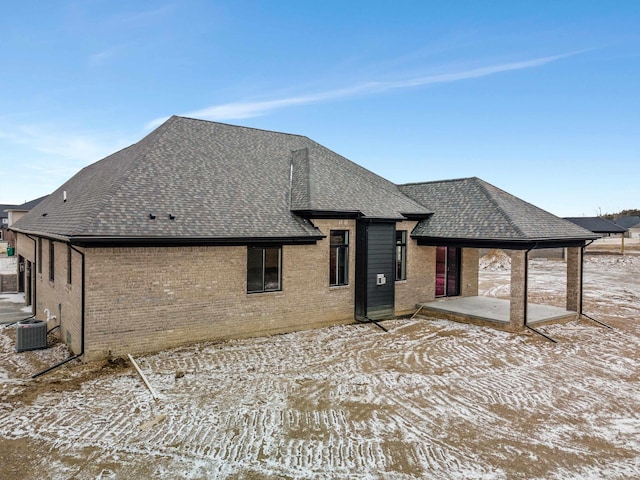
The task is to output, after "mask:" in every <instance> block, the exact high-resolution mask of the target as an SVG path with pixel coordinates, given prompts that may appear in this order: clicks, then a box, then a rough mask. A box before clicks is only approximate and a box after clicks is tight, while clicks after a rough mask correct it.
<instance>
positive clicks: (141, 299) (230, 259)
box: [86, 220, 355, 358]
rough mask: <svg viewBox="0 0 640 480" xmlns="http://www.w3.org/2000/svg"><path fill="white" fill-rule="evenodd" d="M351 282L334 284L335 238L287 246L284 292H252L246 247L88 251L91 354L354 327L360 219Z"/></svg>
mask: <svg viewBox="0 0 640 480" xmlns="http://www.w3.org/2000/svg"><path fill="white" fill-rule="evenodd" d="M314 223H315V224H316V226H318V227H319V228H320V229H321V231H322V232H323V233H325V234H326V235H327V236H328V234H329V230H331V229H341V230H349V231H350V232H351V234H350V237H351V245H350V252H349V264H350V265H349V267H350V269H349V271H350V278H349V285H347V286H340V287H329V238H328V237H327V238H326V239H324V240H321V241H319V242H318V243H317V244H316V245H285V246H283V249H282V291H280V292H268V293H252V294H247V293H246V291H247V287H246V274H247V273H246V272H247V267H246V262H247V247H244V246H238V247H172V248H110V249H88V250H87V279H86V282H87V284H86V288H87V298H86V304H87V309H86V341H87V357H88V358H98V357H104V356H106V355H109V354H111V355H116V356H121V355H124V354H127V353H141V352H147V351H155V350H161V349H164V348H167V347H171V346H175V345H180V344H186V343H192V342H195V341H203V340H210V339H222V338H234V337H246V336H256V335H266V334H273V333H278V332H287V331H293V330H299V329H306V328H313V327H319V326H325V325H332V324H336V323H348V322H352V321H353V318H354V303H353V302H354V286H353V283H354V279H355V276H354V273H355V222H354V221H353V220H343V221H340V220H333V221H329V220H318V221H316V222H314Z"/></svg>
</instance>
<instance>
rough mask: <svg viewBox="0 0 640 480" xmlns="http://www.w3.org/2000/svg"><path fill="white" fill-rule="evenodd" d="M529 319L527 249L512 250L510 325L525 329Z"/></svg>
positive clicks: (515, 329) (517, 328) (512, 327)
mask: <svg viewBox="0 0 640 480" xmlns="http://www.w3.org/2000/svg"><path fill="white" fill-rule="evenodd" d="M526 320H527V251H526V250H512V251H511V306H510V310H509V327H510V328H511V330H514V331H518V330H522V329H524V325H525V323H526Z"/></svg>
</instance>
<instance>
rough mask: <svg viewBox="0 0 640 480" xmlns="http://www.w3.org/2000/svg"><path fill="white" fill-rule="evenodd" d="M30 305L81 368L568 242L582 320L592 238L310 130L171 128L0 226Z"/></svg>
mask: <svg viewBox="0 0 640 480" xmlns="http://www.w3.org/2000/svg"><path fill="white" fill-rule="evenodd" d="M11 228H12V229H13V230H14V231H15V232H16V233H17V237H18V238H17V250H18V254H19V256H20V258H21V259H22V260H23V261H24V262H25V265H26V268H25V269H24V271H25V273H24V276H25V280H24V285H25V300H26V302H27V303H28V304H30V305H32V308H33V311H34V313H35V314H36V316H37V317H38V318H43V317H45V316H46V315H45V309H46V310H47V311H48V312H49V315H54V316H55V317H56V321H59V322H60V332H61V333H60V334H61V338H62V339H63V340H64V341H65V342H66V343H67V344H68V346H69V347H70V348H71V350H72V351H73V352H74V353H75V355H78V356H80V355H82V356H83V357H84V358H85V359H94V358H101V357H105V356H108V355H116V356H120V355H124V354H127V353H141V352H149V351H155V350H161V349H165V348H168V347H172V346H176V345H180V344H186V343H192V342H195V341H204V340H211V339H222V338H235V337H245V336H257V335H267V334H273V333H278V332H288V331H293V330H299V329H308V328H314V327H320V326H326V325H332V324H338V323H352V322H354V320H360V321H369V320H379V319H385V318H393V317H396V316H402V315H409V314H411V313H413V312H414V311H415V310H416V305H417V304H422V303H424V302H429V301H433V300H435V299H436V298H440V297H441V298H446V297H461V296H463V297H473V296H477V294H478V249H479V248H481V247H491V248H494V247H495V248H509V249H513V252H512V262H513V265H514V267H513V268H512V275H511V277H512V299H511V302H510V309H511V310H510V312H511V313H510V321H509V323H508V325H507V327H508V328H509V329H512V330H519V329H522V328H524V325H525V323H526V321H527V320H526V319H527V298H526V297H527V296H526V291H527V286H526V277H527V276H526V268H527V267H526V266H527V255H528V252H529V251H530V250H531V249H534V248H547V247H567V248H568V249H569V251H570V255H569V258H568V261H567V291H568V293H567V308H568V309H569V310H571V311H572V312H574V313H575V314H576V315H578V314H579V313H580V312H581V298H582V296H581V295H582V283H581V267H582V248H583V247H584V245H585V243H586V242H588V241H589V240H591V239H593V238H595V236H594V235H593V234H592V233H591V232H589V231H587V230H584V229H582V228H580V227H578V226H576V225H574V224H572V223H570V222H567V221H565V220H562V219H560V218H557V217H555V216H553V215H551V214H549V213H547V212H544V211H542V210H540V209H538V208H537V207H535V206H533V205H531V204H528V203H526V202H524V201H522V200H520V199H517V198H516V197H514V196H512V195H510V194H508V193H506V192H504V191H502V190H500V189H498V188H496V187H494V186H492V185H490V184H488V183H486V182H484V181H482V180H480V179H477V178H471V179H462V180H454V181H448V182H430V183H415V184H409V185H400V186H399V185H395V184H393V183H392V182H390V181H388V180H386V179H384V178H382V177H380V176H378V175H375V174H374V173H372V172H370V171H368V170H366V169H364V168H362V167H360V166H359V165H357V164H355V163H353V162H351V161H349V160H348V159H346V158H344V157H342V156H340V155H338V154H336V153H334V152H332V151H331V150H329V149H327V148H325V147H324V146H322V145H319V144H318V143H316V142H314V141H312V140H310V139H309V138H307V137H304V136H299V135H292V134H286V133H278V132H272V131H265V130H258V129H252V128H246V127H239V126H232V125H226V124H221V123H215V122H208V121H202V120H194V119H189V118H183V117H175V116H174V117H171V118H170V119H169V120H167V121H166V122H165V123H164V124H162V125H161V126H160V127H158V128H157V129H156V130H154V131H153V132H151V133H150V134H149V135H147V136H146V137H145V138H143V139H142V140H140V141H139V142H137V143H135V144H134V145H131V146H129V147H127V148H125V149H123V150H121V151H119V152H116V153H114V154H112V155H110V156H108V157H106V158H104V159H102V160H100V161H98V162H96V163H94V164H92V165H89V166H87V167H86V168H84V169H83V170H81V171H80V172H79V173H77V174H76V175H75V176H74V177H72V178H71V179H70V180H69V181H67V182H66V183H65V184H64V185H62V186H61V187H60V188H58V189H57V190H56V191H55V192H54V193H52V194H51V195H50V196H49V197H47V198H46V199H45V200H43V201H42V202H41V203H40V204H39V205H38V206H36V207H35V208H34V209H33V210H32V211H31V212H29V213H28V214H27V215H25V216H24V217H23V218H21V219H20V220H18V221H17V222H16V223H15V224H14V225H12V227H11Z"/></svg>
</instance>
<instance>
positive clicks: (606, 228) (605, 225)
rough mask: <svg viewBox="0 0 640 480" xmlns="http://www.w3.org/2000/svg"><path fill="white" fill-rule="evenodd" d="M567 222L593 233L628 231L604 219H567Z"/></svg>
mask: <svg viewBox="0 0 640 480" xmlns="http://www.w3.org/2000/svg"><path fill="white" fill-rule="evenodd" d="M565 220H568V221H570V222H571V223H575V224H576V225H579V226H581V227H582V228H586V229H587V230H589V231H592V232H593V233H624V232H626V231H627V230H626V229H625V228H622V227H621V226H620V225H616V224H615V223H613V222H612V221H611V220H607V219H606V218H602V217H565Z"/></svg>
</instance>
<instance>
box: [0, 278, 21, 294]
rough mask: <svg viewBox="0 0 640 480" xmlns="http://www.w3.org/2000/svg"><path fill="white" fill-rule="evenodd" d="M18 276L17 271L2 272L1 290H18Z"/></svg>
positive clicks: (0, 279)
mask: <svg viewBox="0 0 640 480" xmlns="http://www.w3.org/2000/svg"><path fill="white" fill-rule="evenodd" d="M17 290H18V276H17V275H16V274H15V273H0V292H16V291H17Z"/></svg>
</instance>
